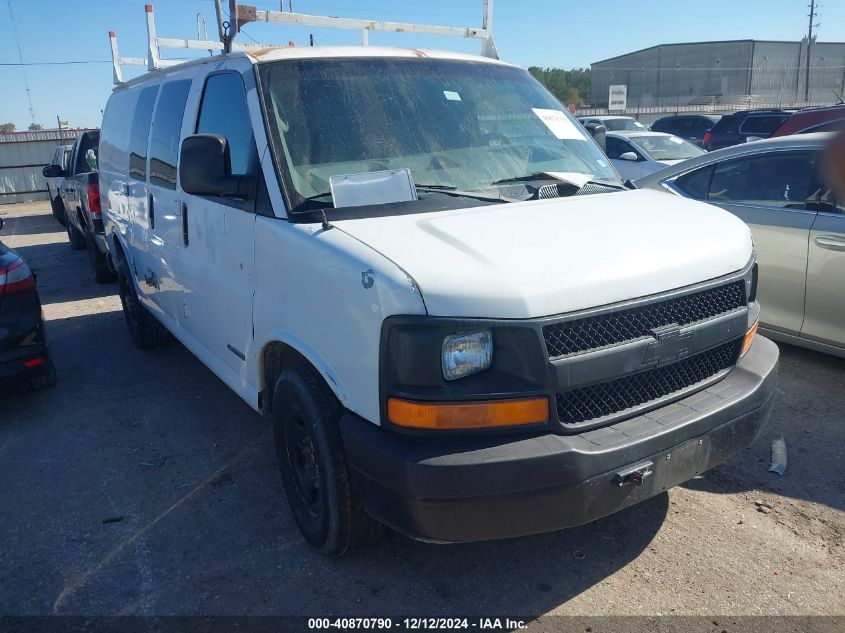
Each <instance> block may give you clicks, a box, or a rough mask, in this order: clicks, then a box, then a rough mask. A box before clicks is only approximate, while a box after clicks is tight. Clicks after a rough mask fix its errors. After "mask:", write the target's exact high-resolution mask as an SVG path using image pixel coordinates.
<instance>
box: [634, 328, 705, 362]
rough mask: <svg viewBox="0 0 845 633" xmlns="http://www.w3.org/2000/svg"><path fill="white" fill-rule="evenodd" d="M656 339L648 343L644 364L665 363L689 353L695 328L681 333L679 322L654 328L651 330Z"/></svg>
mask: <svg viewBox="0 0 845 633" xmlns="http://www.w3.org/2000/svg"><path fill="white" fill-rule="evenodd" d="M651 334H652V336H654V338H655V339H656V340H654V341H652V342H651V343H649V344H648V348H647V349H646V352H645V358H644V359H643V365H665V364H666V363H671V362H672V361H675V360H678V359H679V358H683V357H684V356H686V355H687V354H689V350H690V344H691V343H692V335H693V330H689V331H687V332H684V333H681V326H680V325H678V324H677V323H672V324H671V325H664V326H663V327H658V328H654V329H653V330H652V331H651Z"/></svg>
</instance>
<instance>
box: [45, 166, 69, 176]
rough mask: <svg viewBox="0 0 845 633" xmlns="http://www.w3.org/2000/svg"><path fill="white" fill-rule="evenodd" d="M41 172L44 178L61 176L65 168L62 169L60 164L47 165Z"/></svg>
mask: <svg viewBox="0 0 845 633" xmlns="http://www.w3.org/2000/svg"><path fill="white" fill-rule="evenodd" d="M41 173H42V174H44V177H45V178H63V177H64V175H65V170H64V169H62V167H61V165H47V166H46V167H45V168H44V169H42V170H41Z"/></svg>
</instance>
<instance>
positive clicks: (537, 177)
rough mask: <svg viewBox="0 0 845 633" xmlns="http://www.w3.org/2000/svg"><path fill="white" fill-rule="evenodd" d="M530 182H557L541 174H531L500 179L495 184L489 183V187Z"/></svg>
mask: <svg viewBox="0 0 845 633" xmlns="http://www.w3.org/2000/svg"><path fill="white" fill-rule="evenodd" d="M532 180H557V178H552V177H551V176H549V175H548V174H544V173H543V172H536V173H533V174H525V175H524V176H514V177H513V178H502V179H501V180H497V181H496V182H491V183H490V184H491V185H506V184H508V183H509V182H531V181H532Z"/></svg>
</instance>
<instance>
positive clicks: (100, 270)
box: [85, 231, 114, 284]
mask: <svg viewBox="0 0 845 633" xmlns="http://www.w3.org/2000/svg"><path fill="white" fill-rule="evenodd" d="M85 243H86V245H87V246H88V259H89V260H90V261H91V268H93V269H94V280H95V281H96V282H97V283H98V284H104V283H108V282H109V281H114V273H113V272H112V271H111V269H110V268H109V263H108V261H107V260H106V255H105V254H104V253H102V252H100V249H99V248H97V243H96V242H95V241H94V236H93V235H91V231H85Z"/></svg>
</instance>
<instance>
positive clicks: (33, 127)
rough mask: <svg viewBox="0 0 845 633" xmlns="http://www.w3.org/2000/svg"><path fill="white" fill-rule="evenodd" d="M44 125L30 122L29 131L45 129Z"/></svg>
mask: <svg viewBox="0 0 845 633" xmlns="http://www.w3.org/2000/svg"><path fill="white" fill-rule="evenodd" d="M43 129H44V126H43V125H41V124H40V123H30V124H29V131H30V132H34V131H35V130H43Z"/></svg>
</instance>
